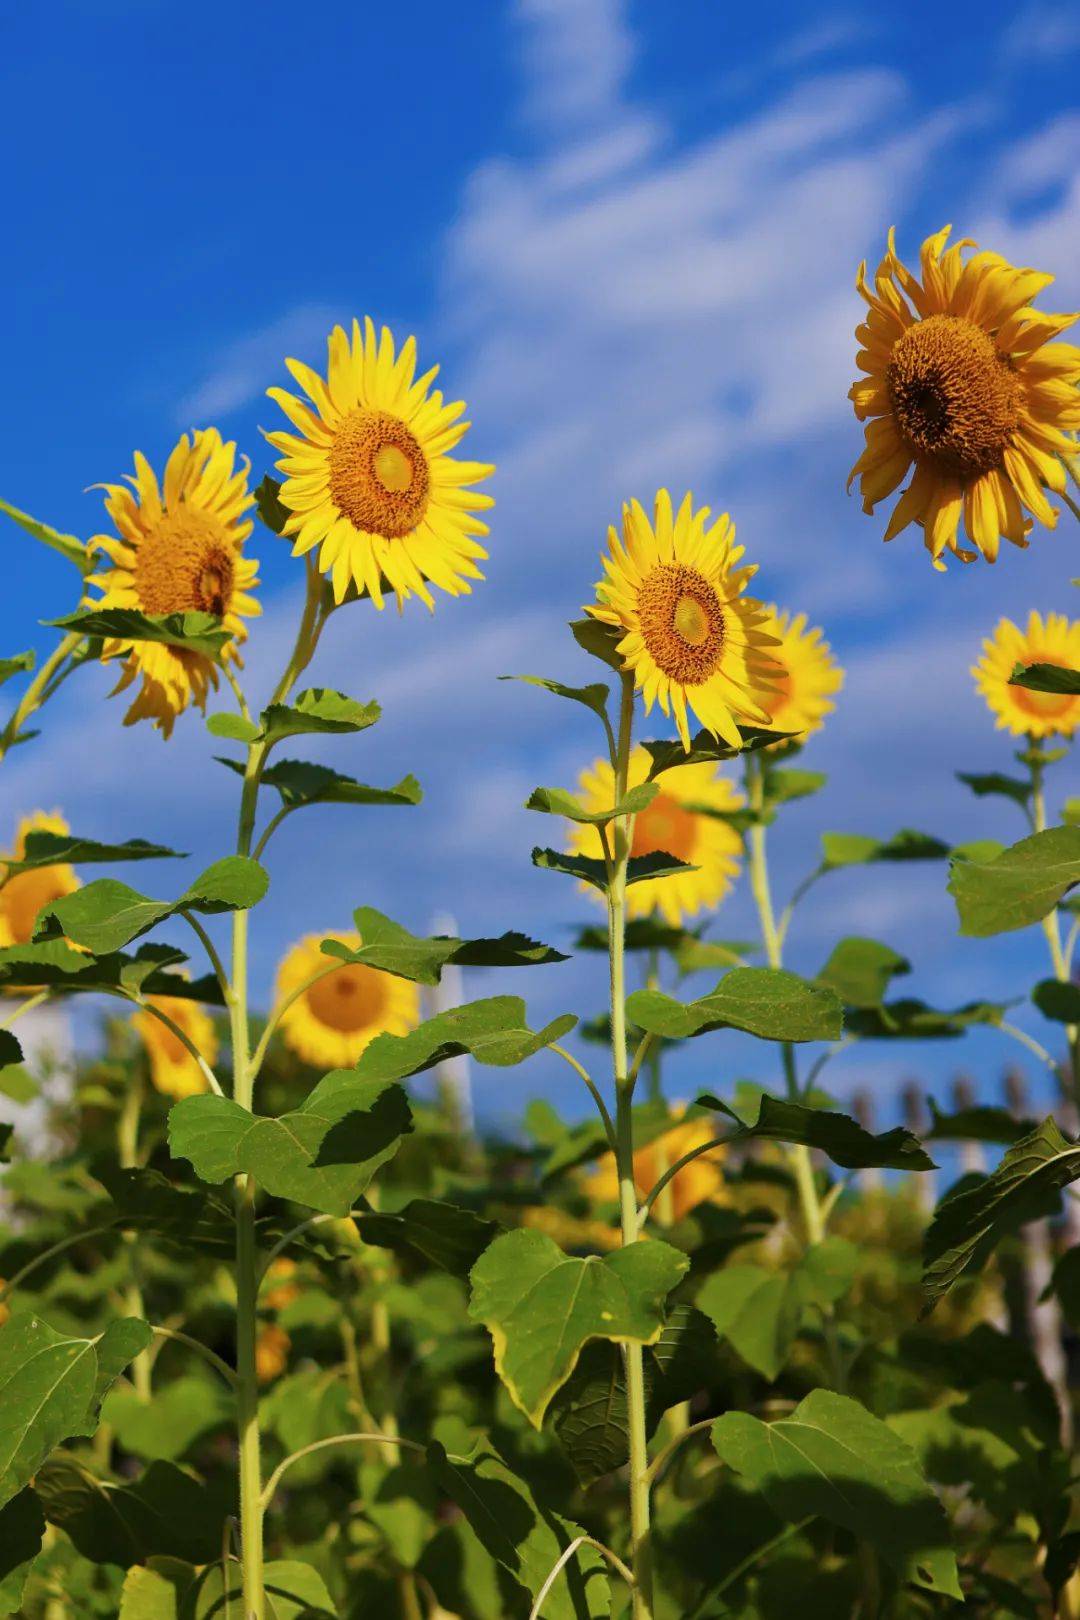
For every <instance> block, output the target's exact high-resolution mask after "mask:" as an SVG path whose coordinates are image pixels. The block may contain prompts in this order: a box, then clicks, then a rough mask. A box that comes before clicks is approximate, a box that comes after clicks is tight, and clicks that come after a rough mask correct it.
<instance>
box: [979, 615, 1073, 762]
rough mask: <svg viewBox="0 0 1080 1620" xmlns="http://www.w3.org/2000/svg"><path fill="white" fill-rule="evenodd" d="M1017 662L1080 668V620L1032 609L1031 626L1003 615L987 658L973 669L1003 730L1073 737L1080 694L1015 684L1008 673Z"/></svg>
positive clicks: (985, 649) (986, 645)
mask: <svg viewBox="0 0 1080 1620" xmlns="http://www.w3.org/2000/svg"><path fill="white" fill-rule="evenodd" d="M1017 664H1023V665H1024V666H1025V667H1027V666H1028V665H1029V664H1057V665H1058V666H1059V667H1060V668H1062V669H1080V620H1078V619H1074V620H1072V622H1071V623H1070V621H1069V620H1068V619H1067V618H1066V617H1065V615H1064V613H1048V614H1047V615H1046V618H1045V619H1043V618H1042V617H1041V616H1040V615H1039V614H1038V613H1030V614H1029V615H1028V622H1027V629H1026V630H1021V629H1020V627H1019V625H1016V624H1013V622H1012V620H1011V619H1001V620H999V622H998V626H997V629H996V630H995V631H994V633H993V635H992V636H989V637H988V638H987V639H986V640H985V641H984V642H983V655H982V658H981V659H980V660H979V662H978V663H977V664H974V665H973V666H972V670H971V673H972V675H973V676H974V677H975V685H976V688H977V689H978V691H980V692H981V693H982V695H983V697H984V698H985V699H986V702H987V704H988V706H989V708H990V711H991V713H992V714H993V715H994V716H995V721H994V724H995V725H996V726H997V728H998V730H999V731H1008V732H1011V733H1012V735H1013V736H1014V737H1021V736H1027V737H1032V738H1036V739H1041V738H1043V737H1052V736H1054V735H1055V734H1056V735H1057V736H1059V737H1071V736H1072V735H1073V733H1074V732H1075V731H1076V730H1077V728H1078V727H1080V697H1072V696H1070V695H1069V694H1068V693H1067V692H1060V693H1059V692H1029V691H1028V689H1027V688H1026V687H1024V686H1010V685H1009V677H1010V675H1011V674H1012V672H1013V670H1014V669H1015V668H1016V666H1017Z"/></svg>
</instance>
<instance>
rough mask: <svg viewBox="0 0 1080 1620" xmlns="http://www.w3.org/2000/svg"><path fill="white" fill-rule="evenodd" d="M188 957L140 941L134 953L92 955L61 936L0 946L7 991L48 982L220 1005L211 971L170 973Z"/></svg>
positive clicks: (69, 990) (68, 989) (71, 989)
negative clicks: (204, 973) (191, 975)
mask: <svg viewBox="0 0 1080 1620" xmlns="http://www.w3.org/2000/svg"><path fill="white" fill-rule="evenodd" d="M186 960H187V958H186V957H185V955H184V953H183V951H178V950H175V949H174V948H173V947H172V946H163V945H141V946H140V947H139V949H138V950H137V951H136V952H135V954H134V956H124V955H121V954H119V953H117V952H109V953H108V954H107V955H105V956H88V955H87V954H86V953H85V952H83V951H79V950H76V949H74V947H73V946H71V945H69V944H68V943H67V941H66V940H63V939H45V940H36V941H34V942H32V943H31V944H29V945H9V946H6V947H4V948H3V949H2V950H0V985H3V986H4V988H5V989H8V990H21V989H38V988H40V987H42V986H45V985H48V986H50V987H54V988H55V989H57V990H62V991H64V992H65V993H66V994H74V993H76V992H79V991H82V992H86V993H91V994H92V993H96V992H100V991H110V990H124V991H127V992H128V993H130V994H132V995H135V994H141V995H147V996H177V997H180V998H181V999H183V1000H185V1001H203V1002H208V1003H209V1004H211V1005H213V1006H221V1005H222V1002H223V996H222V990H221V986H220V984H219V983H218V981H217V978H216V977H215V976H214V975H213V974H210V975H208V976H206V977H204V978H201V979H185V978H184V977H183V976H182V975H181V974H179V973H171V972H169V971H168V969H169V968H172V967H175V966H178V965H179V964H180V963H181V962H184V961H186Z"/></svg>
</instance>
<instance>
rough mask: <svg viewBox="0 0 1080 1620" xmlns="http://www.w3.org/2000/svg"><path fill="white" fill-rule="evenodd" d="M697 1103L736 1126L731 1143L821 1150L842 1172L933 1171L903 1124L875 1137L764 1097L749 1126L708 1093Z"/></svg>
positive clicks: (839, 1119)
mask: <svg viewBox="0 0 1080 1620" xmlns="http://www.w3.org/2000/svg"><path fill="white" fill-rule="evenodd" d="M697 1102H698V1106H699V1107H701V1108H714V1109H717V1110H719V1112H721V1113H724V1114H726V1115H727V1116H728V1118H729V1119H733V1120H735V1121H736V1122H737V1123H738V1125H739V1126H740V1129H739V1131H737V1132H736V1134H735V1136H734V1137H733V1138H731V1140H733V1141H746V1140H747V1139H749V1138H751V1137H759V1138H763V1139H765V1140H767V1141H772V1142H792V1143H796V1144H801V1145H802V1146H803V1147H812V1148H819V1149H820V1150H821V1152H822V1153H826V1154H828V1156H829V1158H830V1159H832V1160H833V1162H834V1164H839V1165H842V1166H843V1168H844V1169H845V1170H867V1169H882V1170H933V1169H934V1168H935V1166H934V1161H933V1160H932V1159H931V1158H929V1157H928V1156H927V1154H926V1153H925V1152H924V1151H923V1149H922V1148H921V1147H920V1146H919V1142H918V1138H917V1137H915V1136H913V1135H912V1134H911V1132H910V1131H908V1130H905V1129H904V1128H903V1126H901V1125H897V1126H894V1128H893V1129H892V1130H891V1131H883V1132H882V1133H881V1134H880V1135H879V1136H874V1135H872V1134H871V1132H870V1131H866V1130H864V1129H863V1127H862V1126H861V1125H860V1124H859V1123H858V1121H857V1120H854V1119H851V1118H850V1117H849V1116H848V1115H847V1114H834V1113H830V1112H827V1111H826V1110H825V1109H822V1108H808V1107H807V1106H806V1105H805V1104H804V1103H793V1102H786V1101H785V1100H783V1099H782V1098H780V1097H769V1096H762V1098H761V1104H760V1108H759V1111H758V1117H757V1119H756V1120H754V1121H753V1122H752V1123H749V1124H748V1123H745V1122H744V1121H743V1120H742V1119H741V1118H740V1116H739V1115H738V1114H737V1113H736V1112H735V1110H734V1109H733V1108H731V1107H729V1106H728V1104H727V1103H725V1102H721V1100H720V1098H719V1097H713V1096H711V1095H709V1094H706V1095H705V1096H703V1097H699V1098H698V1099H697Z"/></svg>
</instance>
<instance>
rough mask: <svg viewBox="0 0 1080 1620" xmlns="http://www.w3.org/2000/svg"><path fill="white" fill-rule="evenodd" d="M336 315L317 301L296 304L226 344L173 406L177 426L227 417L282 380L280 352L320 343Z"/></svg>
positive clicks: (285, 375)
mask: <svg viewBox="0 0 1080 1620" xmlns="http://www.w3.org/2000/svg"><path fill="white" fill-rule="evenodd" d="M340 318H341V317H340V316H339V315H338V313H337V312H336V311H334V310H331V309H329V308H328V307H325V306H323V305H321V304H301V305H300V306H299V307H298V308H296V309H292V310H289V311H288V312H287V313H286V314H284V315H282V316H281V318H280V319H279V320H276V321H271V322H270V324H269V325H267V326H264V327H262V328H260V329H259V330H258V331H256V332H250V333H248V334H247V335H246V336H244V337H241V338H238V339H237V340H236V341H235V342H234V343H231V344H229V345H228V347H227V348H226V349H225V350H224V352H223V353H222V354H221V355H220V356H219V357H218V359H217V360H216V362H215V364H214V366H213V368H212V370H210V371H209V372H208V373H207V374H206V375H205V376H204V377H203V378H202V379H201V381H200V382H198V383H197V384H196V385H195V387H194V388H193V389H192V390H191V392H190V393H188V394H186V395H185V396H184V398H183V399H182V400H181V401H180V403H179V404H178V405H177V407H176V420H177V422H178V423H179V425H180V426H181V427H190V426H192V424H194V425H195V426H199V425H201V424H202V423H204V422H211V421H216V420H218V419H219V418H221V417H225V416H230V415H232V413H233V412H234V411H237V410H239V409H240V408H241V407H242V406H244V405H248V404H250V403H251V401H252V400H253V399H255V398H256V397H257V396H258V395H260V394H262V393H263V392H264V390H265V389H266V388H267V387H268V386H269V385H270V384H271V383H286V384H287V383H288V373H287V372H286V371H285V367H284V365H283V363H282V361H283V356H284V355H296V354H299V355H304V354H306V353H307V352H308V351H309V350H311V349H312V348H313V347H314V346H315V345H316V344H320V343H322V342H323V341H324V340H325V338H326V334H327V333H328V332H329V330H330V328H331V327H332V326H333V324H334V322H335V321H336V320H339V319H340Z"/></svg>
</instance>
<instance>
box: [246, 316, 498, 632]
mask: <svg viewBox="0 0 1080 1620" xmlns="http://www.w3.org/2000/svg"><path fill="white" fill-rule="evenodd" d="M328 348H329V360H328V364H327V376H326V381H325V382H324V381H323V379H322V378H321V377H320V376H319V374H318V372H316V371H312V369H311V367H310V366H305V365H302V364H301V362H300V361H299V360H286V362H285V364H286V365H287V366H288V368H289V370H290V371H291V372H292V375H293V376H294V377H295V379H296V381H297V382H298V383H299V384H300V386H301V388H302V389H303V390H304V392H305V393H306V394H307V396H308V399H310V401H311V405H313V406H314V407H315V408H314V410H312V408H311V405H308V404H307V403H305V401H303V400H301V399H298V398H297V397H296V395H295V394H290V393H288V392H287V391H286V390H285V389H284V388H271V389H268V390H267V392H268V393H269V395H270V398H271V399H273V400H276V402H277V403H278V404H279V405H280V406H281V409H282V410H283V411H284V412H285V415H286V416H287V417H288V418H289V420H290V422H291V423H292V424H293V426H294V427H295V428H296V429H297V430H298V432H297V433H285V432H282V433H268V434H267V435H266V437H267V439H268V440H269V442H270V443H271V444H272V445H273V446H274V448H275V449H277V450H280V451H281V452H282V459H281V460H280V461H279V462H278V463H277V467H278V471H279V472H281V473H283V474H284V475H285V481H284V483H283V484H282V487H281V494H280V500H281V504H282V506H284V507H285V508H286V510H287V511H289V512H290V513H291V514H292V515H291V517H290V518H289V519H288V521H287V522H286V524H285V528H284V531H283V532H284V533H285V534H286V535H291V536H293V556H294V557H301V556H304V555H305V554H306V553H307V552H309V551H311V550H312V549H313V548H314V547H315V546H318V547H319V548H320V549H319V571H320V572H321V573H323V574H329V575H330V578H331V580H332V583H333V588H334V597H335V600H336V601H338V602H342V601H344V599H345V596H346V593H347V592H348V591H349V590H350V589H351V588H355V589H356V590H357V591H358V592H360V593H361V594H362V593H363V592H365V591H366V592H367V593H368V594H369V595H370V597H371V599H372V601H373V602H374V603H375V606H376V607H378V608H381V607H382V605H383V592H384V589H389V590H391V591H393V592H394V594H395V596H396V597H397V600H398V606H399V607H400V606H401V604H402V602H404V601H405V599H406V598H407V597H409V596H412V595H413V594H414V593H415V594H416V595H417V596H419V597H420V599H421V601H422V602H424V603H426V604H427V606H428V607H429V608H434V606H435V603H434V600H433V599H432V595H431V592H430V591H429V590H428V581H430V582H431V583H432V584H434V585H437V586H439V587H440V588H441V589H442V590H444V591H446V592H447V593H448V594H449V595H450V596H461V595H464V594H467V593H468V592H469V591H471V589H472V586H471V584H470V583H469V582H470V580H474V579H483V577H484V576H483V574H482V573H481V572H480V570H479V568H478V567H477V566H476V565H477V562H478V561H481V560H482V559H483V558H485V557H486V556H487V552H486V551H485V550H484V548H483V546H481V545H480V544H479V543H478V541H477V539H476V536H477V535H486V534H487V533H488V527H487V524H486V523H483V522H481V520H480V519H479V518H478V517H477V516H476V513H477V512H478V511H481V510H482V509H484V508H486V507H489V506H493V505H494V500H493V498H492V497H491V496H490V495H485V494H482V493H480V492H479V491H477V490H474V489H473V488H472V487H471V486H472V485H473V484H478V483H480V481H481V480H482V479H484V478H487V477H488V476H489V475H490V474H491V473H493V472H494V470H495V469H494V467H490V466H488V465H487V464H486V463H483V462H479V461H456V460H454V458H453V457H452V456H451V455H450V454H449V452H450V451H451V450H452V449H453V448H454V446H455V445H456V444H458V443H459V441H460V440H461V439H462V438H463V437H464V436H465V433H466V432H467V431H468V428H469V425H470V424H469V423H468V422H462V421H459V420H458V418H459V417H460V416H461V414H462V412H463V411H464V409H465V405H464V402H463V401H461V400H458V401H457V402H456V403H454V404H451V405H445V404H444V403H443V396H442V394H441V393H440V392H439V391H438V389H435V390H434V391H432V389H431V384H432V382H433V380H434V379H435V377H436V376H437V374H438V369H439V368H438V367H437V366H434V367H433V368H432V369H431V370H430V371H428V372H425V373H424V375H423V376H422V377H419V378H416V377H415V372H416V340H415V338H411V337H410V338H409V339H407V341H406V342H405V343H404V344H403V345H402V348H401V352H400V353H399V354H397V355H396V356H395V353H394V339H393V337H392V336H391V335H390V333H389V332H388V331H387V329H386V327H385V326H384V327H383V329H382V335H381V336H380V337H378V338H376V335H375V327H374V325H373V324H372V322H371V321H370V320H369V319H365V321H364V330H363V332H361V330H360V322H359V321H353V325H352V342H351V344H350V342H349V338H348V336H347V335H346V333H345V330H344V328H343V327H340V326H335V327H334V330H333V331H332V332H331V334H330V338H329V342H328Z"/></svg>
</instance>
